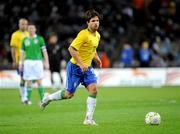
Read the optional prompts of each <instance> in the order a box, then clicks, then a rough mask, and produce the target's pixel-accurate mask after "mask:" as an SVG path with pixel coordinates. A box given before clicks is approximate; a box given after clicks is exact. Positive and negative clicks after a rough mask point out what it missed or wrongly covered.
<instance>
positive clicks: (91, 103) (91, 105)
mask: <svg viewBox="0 0 180 134" xmlns="http://www.w3.org/2000/svg"><path fill="white" fill-rule="evenodd" d="M95 107H96V98H92V97H88V98H87V112H86V118H87V119H90V120H92V119H93V114H94V111H95Z"/></svg>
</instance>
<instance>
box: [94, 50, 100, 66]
mask: <svg viewBox="0 0 180 134" xmlns="http://www.w3.org/2000/svg"><path fill="white" fill-rule="evenodd" d="M93 60H94V61H95V62H96V64H97V66H98V67H99V68H101V67H102V62H101V59H100V58H99V55H98V54H97V52H96V53H95V55H94V59H93Z"/></svg>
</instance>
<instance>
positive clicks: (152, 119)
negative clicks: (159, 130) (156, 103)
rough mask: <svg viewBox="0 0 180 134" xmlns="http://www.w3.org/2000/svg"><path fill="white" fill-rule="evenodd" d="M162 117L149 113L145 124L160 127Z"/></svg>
mask: <svg viewBox="0 0 180 134" xmlns="http://www.w3.org/2000/svg"><path fill="white" fill-rule="evenodd" d="M160 122H161V116H160V115H159V114H158V113H156V112H149V113H147V114H146V116H145V123H146V124H150V125H159V124H160Z"/></svg>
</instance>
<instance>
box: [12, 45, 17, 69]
mask: <svg viewBox="0 0 180 134" xmlns="http://www.w3.org/2000/svg"><path fill="white" fill-rule="evenodd" d="M11 57H12V60H13V68H16V67H17V62H16V53H15V47H11Z"/></svg>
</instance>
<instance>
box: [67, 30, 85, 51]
mask: <svg viewBox="0 0 180 134" xmlns="http://www.w3.org/2000/svg"><path fill="white" fill-rule="evenodd" d="M85 42H86V34H84V32H83V31H81V32H79V34H78V35H77V37H76V38H75V39H74V40H73V41H72V43H71V45H70V46H72V47H73V48H75V49H76V50H79V48H80V47H81V45H82V44H84V43H85Z"/></svg>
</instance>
